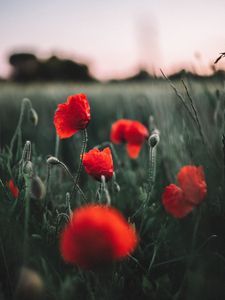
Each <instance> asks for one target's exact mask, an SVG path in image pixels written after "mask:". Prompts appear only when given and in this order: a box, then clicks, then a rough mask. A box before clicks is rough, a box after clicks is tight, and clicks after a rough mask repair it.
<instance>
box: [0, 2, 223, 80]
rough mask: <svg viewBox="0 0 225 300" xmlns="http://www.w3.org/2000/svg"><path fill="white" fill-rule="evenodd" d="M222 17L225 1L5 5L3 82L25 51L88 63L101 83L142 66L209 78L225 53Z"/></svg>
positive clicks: (1, 8) (0, 50) (1, 18)
mask: <svg viewBox="0 0 225 300" xmlns="http://www.w3.org/2000/svg"><path fill="white" fill-rule="evenodd" d="M224 16H225V0H214V1H212V0H186V1H183V0H113V1H108V0H82V1H78V0H64V1H61V0H45V1H43V0H39V1H30V0H0V76H7V75H8V74H9V73H10V68H9V65H8V62H7V61H8V56H9V55H10V53H13V52H21V51H23V52H24V51H31V52H34V53H35V54H36V55H38V56H40V57H41V58H46V57H48V56H49V55H51V54H55V55H58V56H60V57H70V58H72V59H74V60H77V61H79V62H84V63H87V64H88V65H89V66H90V71H91V74H93V75H94V76H96V77H97V78H99V79H102V80H107V79H111V78H122V77H125V76H129V75H132V74H134V73H135V72H137V71H138V70H139V69H140V68H146V69H147V70H148V71H150V72H152V73H154V74H159V70H160V68H162V69H163V70H164V71H165V72H167V73H172V72H174V71H177V70H179V69H180V68H184V67H185V68H187V69H189V70H192V71H195V72H197V73H199V74H202V73H209V72H210V70H211V68H210V66H211V65H212V64H213V61H214V60H215V59H216V58H217V57H218V55H219V53H220V52H225V17H224ZM217 68H225V59H224V60H221V62H219V64H218V66H217Z"/></svg>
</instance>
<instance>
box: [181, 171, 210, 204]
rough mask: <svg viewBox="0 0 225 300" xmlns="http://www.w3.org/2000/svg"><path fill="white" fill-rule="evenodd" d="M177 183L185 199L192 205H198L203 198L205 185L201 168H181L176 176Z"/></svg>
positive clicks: (205, 191) (205, 190) (205, 189)
mask: <svg viewBox="0 0 225 300" xmlns="http://www.w3.org/2000/svg"><path fill="white" fill-rule="evenodd" d="M177 181H178V184H179V186H180V187H181V189H182V190H183V191H184V195H185V198H186V199H188V201H190V202H191V203H193V204H194V205H198V204H199V203H201V202H202V200H203V199H204V198H205V196H206V193H207V185H206V182H205V174H204V171H203V168H202V167H195V166H185V167H183V168H182V169H181V170H180V172H179V173H178V174H177Z"/></svg>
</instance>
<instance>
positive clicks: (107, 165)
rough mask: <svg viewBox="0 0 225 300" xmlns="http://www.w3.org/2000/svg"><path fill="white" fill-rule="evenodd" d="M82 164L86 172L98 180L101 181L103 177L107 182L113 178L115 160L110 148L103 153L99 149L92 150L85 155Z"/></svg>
mask: <svg viewBox="0 0 225 300" xmlns="http://www.w3.org/2000/svg"><path fill="white" fill-rule="evenodd" d="M82 163H83V165H84V169H85V171H86V172H87V173H88V174H89V175H90V176H92V177H93V178H95V179H96V180H99V181H100V180H101V176H102V175H104V176H105V179H106V180H109V179H111V178H112V176H113V171H114V167H113V159H112V153H111V150H110V148H109V147H107V148H105V149H104V150H102V151H100V150H99V149H97V148H95V149H92V150H90V151H89V152H87V153H85V154H84V156H83V161H82Z"/></svg>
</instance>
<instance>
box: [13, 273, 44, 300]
mask: <svg viewBox="0 0 225 300" xmlns="http://www.w3.org/2000/svg"><path fill="white" fill-rule="evenodd" d="M14 296H15V298H14V299H15V300H41V299H44V283H43V281H42V279H41V277H40V276H39V275H38V274H37V273H36V272H35V271H33V270H31V269H28V268H26V267H23V268H22V269H21V271H20V275H19V279H18V283H17V286H16V291H15V295H14Z"/></svg>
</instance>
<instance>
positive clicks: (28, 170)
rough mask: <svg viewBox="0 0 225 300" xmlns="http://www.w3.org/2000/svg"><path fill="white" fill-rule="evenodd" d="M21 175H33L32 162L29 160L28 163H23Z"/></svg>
mask: <svg viewBox="0 0 225 300" xmlns="http://www.w3.org/2000/svg"><path fill="white" fill-rule="evenodd" d="M23 173H24V174H25V175H29V176H32V175H33V164H32V162H31V161H30V160H29V161H26V162H25V163H24V166H23Z"/></svg>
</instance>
